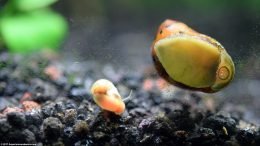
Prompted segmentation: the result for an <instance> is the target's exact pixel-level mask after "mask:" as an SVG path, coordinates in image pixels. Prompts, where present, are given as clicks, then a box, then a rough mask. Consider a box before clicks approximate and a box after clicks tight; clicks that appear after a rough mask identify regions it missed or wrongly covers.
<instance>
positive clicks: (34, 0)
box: [9, 0, 57, 11]
mask: <svg viewBox="0 0 260 146" xmlns="http://www.w3.org/2000/svg"><path fill="white" fill-rule="evenodd" d="M9 1H10V3H11V5H12V7H13V8H14V9H16V10H20V11H30V10H35V9H39V8H43V7H47V6H49V5H51V4H53V3H55V2H56V1H57V0H9Z"/></svg>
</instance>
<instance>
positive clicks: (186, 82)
mask: <svg viewBox="0 0 260 146" xmlns="http://www.w3.org/2000/svg"><path fill="white" fill-rule="evenodd" d="M152 57H153V60H154V63H155V67H156V69H157V71H158V73H159V74H160V75H161V76H162V77H163V78H165V79H166V80H167V81H169V82H170V83H172V84H174V85H177V86H179V87H182V88H187V89H191V90H198V91H203V92H207V93H212V92H217V91H219V90H220V89H222V88H224V87H225V86H227V85H228V84H229V83H230V81H231V80H232V79H233V77H234V73H235V67H234V63H233V61H232V59H231V57H230V56H229V54H228V53H227V52H226V50H225V49H224V47H223V46H222V45H221V44H220V43H219V42H217V41H216V40H215V39H213V38H211V37H209V36H206V35H203V34H200V33H198V32H196V31H195V30H193V29H191V28H190V27H188V26H187V25H186V24H184V23H182V22H178V21H174V20H169V19H168V20H165V21H164V22H163V23H162V24H161V25H160V27H159V29H158V32H157V35H156V38H155V41H154V42H153V44H152Z"/></svg>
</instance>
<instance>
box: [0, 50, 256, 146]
mask: <svg viewBox="0 0 260 146" xmlns="http://www.w3.org/2000/svg"><path fill="white" fill-rule="evenodd" d="M70 63H71V62H66V61H63V60H62V59H57V58H55V57H50V56H48V55H47V56H46V55H34V56H32V57H21V56H17V55H11V54H8V53H5V52H2V53H1V54H0V69H1V70H0V110H1V114H0V145H1V144H4V143H10V144H11V143H27V144H38V145H66V146H70V145H76V146H80V145H86V146H99V145H100V146H104V145H111V146H133V145H160V146H161V145H169V146H194V145H199V146H207V145H212V146H223V145H225V146H239V145H240V146H259V145H260V129H259V127H258V126H256V125H254V124H252V123H250V119H249V120H245V119H244V117H243V112H245V111H236V110H235V109H236V108H231V109H233V111H230V110H229V112H226V111H225V109H222V108H221V107H225V106H223V105H220V104H225V102H218V100H219V98H218V97H211V98H210V97H205V96H206V95H205V94H202V93H200V92H188V91H185V90H181V89H178V88H175V87H172V86H167V87H165V86H162V85H161V84H157V83H163V81H162V80H161V79H160V78H159V77H158V76H157V75H156V73H155V72H154V71H149V69H148V71H147V70H146V71H141V72H140V73H137V72H134V71H133V72H116V70H115V71H114V72H115V73H118V74H114V75H113V74H111V72H109V73H108V72H106V69H107V68H110V69H111V66H106V65H99V66H96V67H95V63H94V62H79V63H77V65H76V66H74V67H73V66H71V65H70ZM71 64H72V63H71ZM91 66H92V67H91ZM93 66H94V67H93ZM104 68H106V69H104ZM110 71H111V70H110ZM99 78H107V79H109V80H111V81H112V82H113V83H114V84H115V85H116V87H117V88H118V90H119V92H120V94H121V95H122V96H124V97H125V96H127V95H128V94H129V92H130V91H131V90H132V91H133V96H134V97H133V98H132V99H131V100H130V101H128V102H126V111H125V112H124V113H123V114H122V115H121V116H118V115H115V114H114V113H111V112H108V111H104V110H101V109H100V108H99V107H98V106H97V105H96V104H95V103H94V101H93V99H92V95H91V94H90V86H91V84H92V83H93V82H94V81H95V80H97V79H99ZM25 101H32V102H25ZM230 106H232V105H230ZM230 113H238V114H230Z"/></svg>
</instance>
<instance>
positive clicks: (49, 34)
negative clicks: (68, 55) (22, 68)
mask: <svg viewBox="0 0 260 146" xmlns="http://www.w3.org/2000/svg"><path fill="white" fill-rule="evenodd" d="M56 1H57V0H44V1H35V0H9V1H8V2H7V4H6V5H5V7H4V8H3V10H2V11H1V12H0V45H1V44H4V45H5V46H6V47H7V48H8V49H9V50H10V51H11V52H15V53H25V54H27V53H31V52H35V51H39V50H41V49H52V50H57V48H59V46H60V44H61V43H62V41H63V40H64V38H65V36H66V33H67V29H68V26H67V22H66V21H65V19H64V18H63V17H62V16H61V15H59V14H58V13H56V12H54V11H52V10H51V9H50V8H49V6H50V5H51V4H53V3H54V2H56Z"/></svg>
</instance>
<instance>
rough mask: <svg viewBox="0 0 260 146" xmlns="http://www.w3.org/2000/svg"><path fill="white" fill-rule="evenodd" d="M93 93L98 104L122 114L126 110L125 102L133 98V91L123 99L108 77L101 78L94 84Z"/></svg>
mask: <svg viewBox="0 0 260 146" xmlns="http://www.w3.org/2000/svg"><path fill="white" fill-rule="evenodd" d="M91 93H92V95H93V98H94V101H95V102H96V104H97V105H98V106H100V107H101V108H102V109H105V110H108V111H111V112H114V113H115V114H117V115H121V114H122V113H123V112H124V111H125V103H124V102H125V101H127V100H129V99H130V98H131V93H132V91H131V92H130V94H129V96H128V97H126V98H124V99H122V97H121V96H120V94H119V93H118V90H117V88H116V87H115V86H114V84H113V83H112V82H110V81H109V80H106V79H99V80H97V81H96V82H95V83H94V84H93V85H92V87H91Z"/></svg>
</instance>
